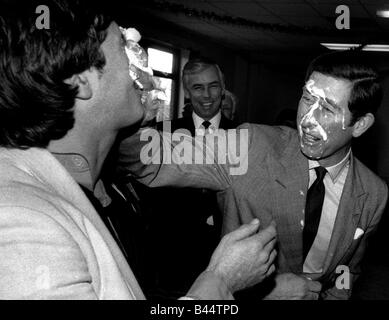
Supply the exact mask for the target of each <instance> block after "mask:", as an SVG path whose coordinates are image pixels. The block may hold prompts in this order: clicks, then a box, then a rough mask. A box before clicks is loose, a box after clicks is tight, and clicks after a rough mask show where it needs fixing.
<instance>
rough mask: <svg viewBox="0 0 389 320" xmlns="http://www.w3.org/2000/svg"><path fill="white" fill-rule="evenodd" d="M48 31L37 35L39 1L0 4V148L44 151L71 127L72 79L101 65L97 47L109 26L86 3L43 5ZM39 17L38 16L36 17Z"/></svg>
mask: <svg viewBox="0 0 389 320" xmlns="http://www.w3.org/2000/svg"><path fill="white" fill-rule="evenodd" d="M43 3H44V4H45V6H47V8H48V10H49V11H48V12H49V16H48V17H46V18H49V29H45V28H42V29H39V28H38V27H37V23H36V22H37V18H38V17H39V16H40V13H36V10H37V7H38V6H39V5H41V4H42V1H36V0H30V1H19V0H16V1H4V0H1V2H0V84H1V85H0V146H5V147H12V148H28V147H46V146H47V145H48V143H49V142H50V140H56V139H60V138H62V137H63V136H64V135H65V134H66V132H67V131H68V130H69V129H71V128H72V127H73V124H74V117H73V107H74V103H75V96H76V93H77V88H73V87H71V86H69V85H67V84H65V83H64V80H65V79H68V78H70V77H71V76H72V75H74V74H77V73H80V72H82V71H85V70H88V69H89V68H91V67H96V68H97V69H102V67H103V66H104V64H105V59H104V55H103V53H102V52H101V50H100V44H101V43H102V42H103V41H104V39H105V37H106V29H107V28H108V26H109V24H110V23H111V21H110V20H109V18H106V17H103V16H102V15H99V14H97V13H96V12H97V11H96V12H94V11H92V9H95V8H96V5H95V4H92V3H91V2H89V1H81V0H80V1H77V0H76V1H74V0H72V1H70V0H48V1H44V2H43ZM38 12H39V11H38Z"/></svg>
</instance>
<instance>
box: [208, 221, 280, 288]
mask: <svg viewBox="0 0 389 320" xmlns="http://www.w3.org/2000/svg"><path fill="white" fill-rule="evenodd" d="M258 228H259V221H258V219H254V220H253V221H252V222H251V223H250V224H244V225H242V226H241V227H240V228H239V229H237V230H235V231H233V232H230V233H229V234H227V235H225V236H224V237H223V238H222V240H221V241H220V243H219V245H218V247H217V248H216V250H215V251H214V253H213V255H212V257H211V261H210V263H209V265H208V268H207V270H206V271H212V272H214V273H215V274H217V275H218V276H220V277H221V278H222V279H223V280H224V282H225V283H226V284H227V286H228V288H229V290H230V291H231V292H235V291H238V290H241V289H244V288H248V287H250V286H253V285H255V284H257V283H259V282H261V281H262V280H263V279H264V278H266V277H267V276H269V275H270V274H271V273H272V272H273V271H274V270H275V267H274V265H273V261H274V258H275V257H276V251H275V250H274V245H275V242H276V229H275V223H274V222H273V223H272V224H271V225H270V226H268V227H267V228H266V229H264V230H262V231H260V232H258V233H256V232H257V231H258Z"/></svg>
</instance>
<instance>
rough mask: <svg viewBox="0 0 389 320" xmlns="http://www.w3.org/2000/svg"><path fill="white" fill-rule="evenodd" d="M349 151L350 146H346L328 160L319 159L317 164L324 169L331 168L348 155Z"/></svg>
mask: <svg viewBox="0 0 389 320" xmlns="http://www.w3.org/2000/svg"><path fill="white" fill-rule="evenodd" d="M350 149H351V144H349V145H347V147H345V148H343V149H341V150H339V151H338V152H336V153H335V154H333V155H331V156H330V157H328V158H323V159H320V160H319V161H318V162H319V164H320V165H321V166H322V167H326V168H328V167H332V166H334V165H336V164H338V163H340V162H341V161H342V160H343V159H344V157H345V156H346V155H347V154H348V152H349V151H350Z"/></svg>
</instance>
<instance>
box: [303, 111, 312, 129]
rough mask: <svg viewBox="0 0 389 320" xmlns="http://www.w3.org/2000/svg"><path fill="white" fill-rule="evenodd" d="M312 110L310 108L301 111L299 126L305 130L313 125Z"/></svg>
mask: <svg viewBox="0 0 389 320" xmlns="http://www.w3.org/2000/svg"><path fill="white" fill-rule="evenodd" d="M313 117H314V115H313V110H312V108H307V109H305V110H303V112H302V113H301V116H300V124H301V126H302V127H305V128H310V127H312V126H313V125H314V121H313Z"/></svg>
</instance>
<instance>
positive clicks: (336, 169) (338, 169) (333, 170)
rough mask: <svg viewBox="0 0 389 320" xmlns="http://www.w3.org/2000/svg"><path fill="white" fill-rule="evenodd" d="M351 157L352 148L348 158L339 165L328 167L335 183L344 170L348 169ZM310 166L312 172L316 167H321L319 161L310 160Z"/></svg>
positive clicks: (347, 155)
mask: <svg viewBox="0 0 389 320" xmlns="http://www.w3.org/2000/svg"><path fill="white" fill-rule="evenodd" d="M350 156H351V148H350V150H349V151H348V152H347V154H346V156H345V157H344V158H343V159H342V160H340V161H339V162H338V163H337V164H334V165H333V166H330V167H326V170H327V172H328V174H329V175H330V177H331V180H332V182H333V183H336V181H337V179H338V177H339V174H340V173H341V172H342V170H343V169H344V168H345V167H347V166H348V165H349V163H350ZM308 166H309V170H311V169H314V168H316V167H320V163H319V162H318V161H315V160H309V159H308Z"/></svg>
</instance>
